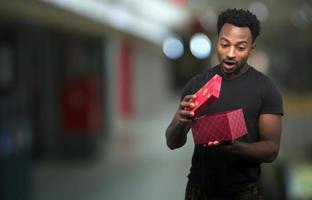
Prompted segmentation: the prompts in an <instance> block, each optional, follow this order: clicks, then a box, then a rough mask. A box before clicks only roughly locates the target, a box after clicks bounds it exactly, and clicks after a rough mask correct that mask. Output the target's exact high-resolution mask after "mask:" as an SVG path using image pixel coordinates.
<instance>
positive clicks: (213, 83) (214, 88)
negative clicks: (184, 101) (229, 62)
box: [190, 74, 222, 116]
mask: <svg viewBox="0 0 312 200" xmlns="http://www.w3.org/2000/svg"><path fill="white" fill-rule="evenodd" d="M221 83H222V77H221V76H219V75H218V74H216V75H215V76H214V77H212V78H211V79H210V80H209V81H208V82H207V83H206V84H205V85H204V86H203V87H201V88H200V89H199V90H198V91H197V92H196V93H195V95H196V98H195V100H193V102H194V104H195V107H194V108H193V109H190V111H193V112H194V114H195V116H199V115H200V114H201V113H202V111H204V110H205V109H207V107H208V106H209V105H210V104H211V103H212V102H214V101H215V100H217V99H218V98H219V94H220V89H221Z"/></svg>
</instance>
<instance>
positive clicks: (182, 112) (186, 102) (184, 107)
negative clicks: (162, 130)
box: [176, 95, 196, 127]
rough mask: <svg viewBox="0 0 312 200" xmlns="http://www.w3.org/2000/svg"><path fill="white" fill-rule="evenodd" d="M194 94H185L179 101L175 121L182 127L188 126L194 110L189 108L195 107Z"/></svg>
mask: <svg viewBox="0 0 312 200" xmlns="http://www.w3.org/2000/svg"><path fill="white" fill-rule="evenodd" d="M195 98H196V96H195V95H186V96H185V97H184V98H183V99H182V101H181V102H180V107H179V109H178V111H177V113H176V119H177V122H178V123H179V124H180V125H183V126H184V127H188V126H189V125H190V124H191V122H192V120H193V118H194V112H192V111H191V110H192V109H193V108H194V107H195V103H194V102H195Z"/></svg>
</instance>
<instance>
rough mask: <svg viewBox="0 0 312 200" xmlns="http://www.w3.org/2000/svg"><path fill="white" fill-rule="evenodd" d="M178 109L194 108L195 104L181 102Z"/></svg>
mask: <svg viewBox="0 0 312 200" xmlns="http://www.w3.org/2000/svg"><path fill="white" fill-rule="evenodd" d="M180 107H181V108H194V107H195V103H192V102H188V101H182V102H181V103H180Z"/></svg>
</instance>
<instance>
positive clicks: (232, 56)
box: [166, 9, 283, 200]
mask: <svg viewBox="0 0 312 200" xmlns="http://www.w3.org/2000/svg"><path fill="white" fill-rule="evenodd" d="M217 27H218V41H217V51H218V57H219V62H220V64H219V65H217V66H215V67H213V68H211V69H208V70H207V71H205V72H204V73H202V74H199V75H197V76H195V77H193V78H192V79H191V80H190V81H189V82H188V83H187V85H186V86H185V88H184V90H183V94H182V98H181V102H180V106H179V108H178V110H177V112H176V114H175V116H174V118H173V120H172V122H171V123H170V125H169V126H168V128H167V130H166V140H167V145H168V147H169V148H170V149H176V148H180V147H182V146H183V145H184V144H185V143H186V139H187V133H188V132H189V129H190V128H191V126H192V121H193V120H194V113H193V112H190V111H189V110H190V109H191V108H193V107H194V106H195V105H194V104H193V103H192V102H191V101H192V100H193V99H194V98H195V95H194V94H195V92H196V91H197V90H198V89H199V88H201V87H202V86H203V85H204V84H205V83H206V82H207V81H208V80H209V79H211V78H212V77H213V76H214V75H215V74H219V75H220V76H222V77H223V81H222V86H221V92H220V96H219V99H218V100H216V101H215V102H213V103H212V104H211V105H210V106H209V107H208V108H207V110H205V111H204V112H203V114H207V115H209V114H213V113H219V112H223V111H229V110H234V109H238V108H242V109H243V113H244V117H245V121H246V126H247V131H248V134H247V135H245V136H243V137H241V138H239V139H238V140H236V141H234V142H230V143H228V142H227V143H226V144H222V143H220V142H219V141H213V142H209V143H208V144H207V145H195V148H194V154H193V158H192V166H191V169H190V174H189V175H188V179H189V180H188V184H187V187H186V194H185V199H187V200H195V199H196V200H198V199H239V200H241V199H252V200H255V199H262V193H261V187H260V184H259V177H260V164H261V163H262V162H273V161H274V159H275V158H276V156H277V154H278V152H279V146H280V135H281V116H282V115H283V108H282V98H281V95H280V93H279V91H278V90H277V88H276V87H275V86H274V84H273V83H272V82H271V81H270V79H269V78H268V77H267V76H265V75H263V74H262V73H260V72H259V71H257V70H256V69H254V68H253V67H252V66H250V65H248V64H247V59H248V57H249V56H250V54H251V53H252V52H253V51H254V50H255V47H256V43H255V40H256V38H257V36H258V35H259V32H260V23H259V21H258V19H257V17H256V16H255V15H253V14H252V13H251V12H249V11H246V10H242V9H239V10H238V9H228V10H226V11H224V12H222V13H221V14H220V15H219V17H218V23H217Z"/></svg>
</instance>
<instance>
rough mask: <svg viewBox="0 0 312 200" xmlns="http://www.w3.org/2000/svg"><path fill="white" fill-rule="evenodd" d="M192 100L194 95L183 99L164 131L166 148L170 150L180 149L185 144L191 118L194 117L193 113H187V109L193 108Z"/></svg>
mask: <svg viewBox="0 0 312 200" xmlns="http://www.w3.org/2000/svg"><path fill="white" fill-rule="evenodd" d="M194 98H195V95H187V96H185V97H184V98H183V100H182V101H181V102H180V106H179V108H178V110H177V112H176V114H175V116H174V118H173V119H172V121H171V123H170V125H169V126H168V128H167V130H166V141H167V146H168V147H169V148H170V149H176V148H180V147H182V146H183V145H184V144H185V143H186V139H187V133H188V131H189V130H190V128H191V122H192V118H193V117H194V113H193V112H190V111H188V109H189V108H193V107H194V106H195V105H194V103H192V102H191V101H192V99H194Z"/></svg>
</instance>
